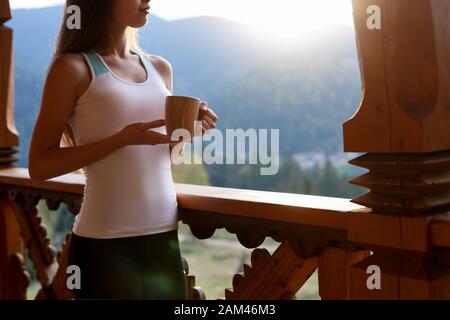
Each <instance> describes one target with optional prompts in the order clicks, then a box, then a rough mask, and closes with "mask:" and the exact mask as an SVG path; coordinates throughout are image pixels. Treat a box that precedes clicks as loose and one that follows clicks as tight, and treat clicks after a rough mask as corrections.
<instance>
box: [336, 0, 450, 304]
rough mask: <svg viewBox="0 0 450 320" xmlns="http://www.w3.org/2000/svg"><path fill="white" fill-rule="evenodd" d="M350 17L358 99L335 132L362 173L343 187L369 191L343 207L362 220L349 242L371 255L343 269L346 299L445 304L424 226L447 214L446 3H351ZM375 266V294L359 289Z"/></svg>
mask: <svg viewBox="0 0 450 320" xmlns="http://www.w3.org/2000/svg"><path fill="white" fill-rule="evenodd" d="M353 9H354V20H355V28H356V39H357V44H358V56H359V62H360V68H361V74H362V81H363V97H362V100H361V105H360V106H359V109H358V110H357V112H356V113H355V114H354V115H353V116H352V117H351V118H350V119H349V120H348V121H346V122H345V123H344V126H343V130H344V150H345V151H346V152H366V154H364V155H362V156H360V157H358V158H356V159H354V160H352V161H350V163H352V164H354V165H357V166H361V167H364V168H366V169H368V170H369V172H368V173H366V174H364V175H362V176H360V177H358V178H355V179H353V180H352V181H351V183H354V184H357V185H360V186H363V187H365V188H368V189H369V190H370V191H369V192H368V193H367V194H365V195H362V196H360V197H358V198H355V199H353V200H352V201H353V202H356V203H358V204H361V205H364V206H366V207H368V208H370V209H371V210H367V211H365V212H358V213H355V214H350V215H349V218H348V223H349V240H352V241H354V242H356V243H360V244H363V245H364V246H365V247H366V248H370V249H371V250H373V251H374V255H372V256H370V257H368V258H366V259H365V260H363V261H362V262H360V263H357V264H355V265H354V266H353V267H352V268H351V271H350V282H351V283H350V298H356V299H358V298H383V299H384V298H386V299H409V298H419V299H423V298H424V299H431V298H434V299H440V298H449V295H448V293H445V294H444V292H450V283H449V276H450V269H449V268H448V267H445V266H439V265H438V263H437V259H436V257H435V255H433V253H432V252H431V251H432V250H431V247H430V244H429V239H430V237H429V230H430V228H429V222H430V220H431V218H432V217H433V216H435V215H438V214H448V212H449V211H448V210H449V209H450V187H449V185H450V130H449V128H450V41H449V40H448V39H449V37H450V20H449V19H448V17H449V16H450V2H449V1H448V0H353ZM374 19H375V20H374ZM377 19H380V20H379V22H380V24H378V23H374V21H376V20H377ZM374 265H375V266H379V267H380V270H381V274H382V276H381V279H382V283H381V289H380V290H378V289H369V288H368V287H367V284H366V280H367V278H368V277H369V274H368V273H367V271H368V270H367V268H368V267H370V266H374ZM442 288H446V290H441V289H442Z"/></svg>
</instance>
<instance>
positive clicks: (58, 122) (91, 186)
mask: <svg viewBox="0 0 450 320" xmlns="http://www.w3.org/2000/svg"><path fill="white" fill-rule="evenodd" d="M149 2H150V0H95V1H92V0H68V1H67V2H66V8H65V16H64V19H63V22H62V26H61V29H60V32H59V37H58V42H57V46H56V52H55V55H54V59H53V61H52V63H51V65H50V67H49V71H48V74H47V79H46V83H45V86H44V92H43V97H42V101H41V108H40V113H39V116H38V119H37V123H36V125H35V128H34V131H33V136H32V142H31V147H30V153H29V172H30V176H31V178H32V179H36V180H46V179H50V178H52V177H56V176H60V175H63V174H66V173H70V172H73V171H76V170H79V169H80V168H84V169H85V170H84V172H85V173H86V186H85V190H84V196H83V202H82V205H81V210H80V212H79V214H78V215H77V216H76V217H75V221H74V224H73V227H72V231H73V237H72V242H71V246H70V249H69V250H70V252H69V265H76V266H78V267H79V270H80V276H81V288H77V289H74V293H75V295H76V297H77V298H80V299H83V298H88V299H91V298H93V299H186V284H185V277H184V272H183V268H182V261H181V255H180V249H179V241H178V234H177V231H178V217H177V199H176V193H175V189H174V186H173V180H172V174H171V165H172V162H171V157H170V151H171V150H172V148H173V147H174V146H175V145H176V144H177V143H180V141H174V140H171V138H170V137H169V136H168V135H167V134H166V133H167V132H166V128H165V121H164V117H165V114H164V106H165V97H166V96H168V95H171V94H172V69H171V65H170V63H169V62H168V61H166V60H165V59H163V58H162V57H159V56H155V55H145V54H144V53H143V52H142V50H141V49H140V48H139V46H138V43H137V40H136V29H137V28H140V27H143V26H145V25H146V23H147V16H148V13H149V8H150V6H149ZM72 5H76V6H78V7H79V8H80V9H81V10H80V12H81V28H80V29H69V28H67V27H66V21H67V20H68V19H69V18H70V14H71V13H67V9H68V8H69V7H70V6H72ZM69 12H71V11H70V10H69ZM74 12H76V11H74ZM199 120H202V134H204V133H206V132H207V131H208V130H209V129H211V128H213V127H215V122H216V121H217V120H218V117H217V116H216V115H215V114H214V112H212V111H211V110H210V109H208V108H207V103H206V102H204V101H202V109H201V112H200V115H199ZM61 138H62V139H61ZM181 143H184V142H181Z"/></svg>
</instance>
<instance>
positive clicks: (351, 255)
mask: <svg viewBox="0 0 450 320" xmlns="http://www.w3.org/2000/svg"><path fill="white" fill-rule="evenodd" d="M369 255H370V252H369V251H354V252H352V251H347V250H345V249H341V248H330V247H329V248H326V249H324V250H323V251H322V253H321V254H320V255H319V265H318V271H319V272H318V274H319V295H320V297H321V298H322V300H345V299H348V297H349V281H350V275H349V269H350V266H351V265H353V264H355V263H357V262H359V261H361V260H363V259H365V258H366V257H368V256H369Z"/></svg>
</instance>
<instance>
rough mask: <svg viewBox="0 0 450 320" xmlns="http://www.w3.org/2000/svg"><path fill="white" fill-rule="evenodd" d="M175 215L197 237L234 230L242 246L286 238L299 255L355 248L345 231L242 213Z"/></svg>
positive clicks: (189, 212)
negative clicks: (219, 230) (336, 248)
mask: <svg viewBox="0 0 450 320" xmlns="http://www.w3.org/2000/svg"><path fill="white" fill-rule="evenodd" d="M179 218H180V220H181V221H182V222H183V223H186V224H187V225H189V227H190V229H191V232H192V234H193V235H194V236H195V237H197V238H198V239H207V238H210V237H211V236H212V235H213V234H214V232H215V230H216V229H220V228H225V229H226V230H227V231H228V232H230V233H234V234H236V236H237V239H238V240H239V242H240V243H241V244H242V245H243V246H244V247H246V248H249V249H253V248H256V247H258V246H260V245H261V244H262V243H263V242H264V240H265V238H266V237H271V238H272V239H274V240H275V241H277V242H284V241H288V243H289V244H290V246H291V249H292V250H293V251H294V252H295V253H296V254H297V255H298V256H299V257H300V258H308V257H313V256H316V255H317V254H318V253H319V252H320V250H321V249H322V248H324V247H328V246H331V247H342V248H347V249H349V250H357V249H358V247H357V246H356V245H355V244H353V243H351V242H349V241H347V235H346V231H345V230H338V229H328V228H320V227H311V226H305V225H296V224H292V223H283V222H277V221H270V220H265V219H255V218H247V217H243V216H237V215H236V216H232V215H224V214H219V213H211V212H205V211H196V210H190V209H184V208H179Z"/></svg>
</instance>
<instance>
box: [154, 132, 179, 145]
mask: <svg viewBox="0 0 450 320" xmlns="http://www.w3.org/2000/svg"><path fill="white" fill-rule="evenodd" d="M148 132H149V133H151V134H152V135H153V136H152V137H151V139H152V140H157V143H158V144H160V143H168V144H170V143H173V142H180V141H181V139H182V137H180V138H179V139H178V140H177V139H175V138H173V139H172V137H171V136H169V135H167V134H163V133H159V132H156V131H153V130H150V131H148ZM155 138H156V139H155Z"/></svg>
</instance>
